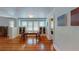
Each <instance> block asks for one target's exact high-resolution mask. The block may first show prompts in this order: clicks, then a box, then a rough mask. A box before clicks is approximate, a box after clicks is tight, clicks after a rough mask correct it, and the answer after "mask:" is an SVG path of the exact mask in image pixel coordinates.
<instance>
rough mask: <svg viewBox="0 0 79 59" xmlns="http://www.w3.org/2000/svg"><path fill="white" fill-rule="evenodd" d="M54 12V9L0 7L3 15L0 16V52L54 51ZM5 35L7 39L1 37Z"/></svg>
mask: <svg viewBox="0 0 79 59" xmlns="http://www.w3.org/2000/svg"><path fill="white" fill-rule="evenodd" d="M52 10H53V8H52V7H0V11H1V12H2V13H3V16H0V50H5V51H7V50H9V51H14V50H16V51H18V50H19V51H54V50H55V49H54V47H53V39H54V38H53V37H54V35H53V34H54V19H53V14H52V13H53V11H52ZM4 11H5V13H4ZM7 12H8V13H7ZM5 14H6V15H5ZM5 27H6V29H4V28H5ZM3 34H4V35H5V36H6V37H5V36H1V35H3Z"/></svg>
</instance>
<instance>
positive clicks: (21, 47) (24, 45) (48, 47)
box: [0, 36, 55, 51]
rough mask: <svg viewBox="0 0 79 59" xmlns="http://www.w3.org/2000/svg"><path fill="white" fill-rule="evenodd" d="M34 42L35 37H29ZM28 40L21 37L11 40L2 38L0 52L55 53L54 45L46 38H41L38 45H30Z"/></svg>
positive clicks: (0, 38) (0, 39)
mask: <svg viewBox="0 0 79 59" xmlns="http://www.w3.org/2000/svg"><path fill="white" fill-rule="evenodd" d="M30 38H31V40H30V41H33V40H32V39H34V38H35V37H28V40H29V39H30ZM28 40H22V39H21V38H20V37H17V38H15V39H9V38H6V37H0V51H55V49H54V48H53V43H51V42H50V41H49V40H48V39H47V37H46V36H40V42H38V43H36V44H32V43H31V44H28V42H30V41H28Z"/></svg>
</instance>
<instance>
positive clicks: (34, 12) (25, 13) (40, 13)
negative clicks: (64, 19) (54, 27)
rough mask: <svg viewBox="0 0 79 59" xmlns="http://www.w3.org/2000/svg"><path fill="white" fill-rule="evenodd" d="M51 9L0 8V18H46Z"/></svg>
mask: <svg viewBox="0 0 79 59" xmlns="http://www.w3.org/2000/svg"><path fill="white" fill-rule="evenodd" d="M51 11H53V7H0V16H4V17H14V18H29V16H32V17H35V18H47V17H48V16H49V14H50V13H51Z"/></svg>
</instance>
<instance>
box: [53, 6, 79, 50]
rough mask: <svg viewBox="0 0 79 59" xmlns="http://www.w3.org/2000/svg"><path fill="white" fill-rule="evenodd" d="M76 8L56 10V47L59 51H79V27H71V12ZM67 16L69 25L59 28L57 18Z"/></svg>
mask: <svg viewBox="0 0 79 59" xmlns="http://www.w3.org/2000/svg"><path fill="white" fill-rule="evenodd" d="M72 9H74V8H64V7H63V8H55V10H54V11H55V40H54V47H55V48H56V49H57V50H62V51H63V50H64V51H67V50H68V51H69V50H70V51H74V50H79V26H70V21H71V14H70V12H69V11H70V10H72ZM64 13H66V14H67V16H68V17H67V20H68V21H67V22H68V25H67V26H64V27H58V26H57V17H58V16H60V15H63V14H64Z"/></svg>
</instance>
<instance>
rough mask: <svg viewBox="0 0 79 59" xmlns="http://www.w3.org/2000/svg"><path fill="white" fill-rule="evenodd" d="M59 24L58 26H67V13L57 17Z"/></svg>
mask: <svg viewBox="0 0 79 59" xmlns="http://www.w3.org/2000/svg"><path fill="white" fill-rule="evenodd" d="M57 25H58V26H66V25H67V15H66V14H64V15H61V16H59V17H58V19H57Z"/></svg>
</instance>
